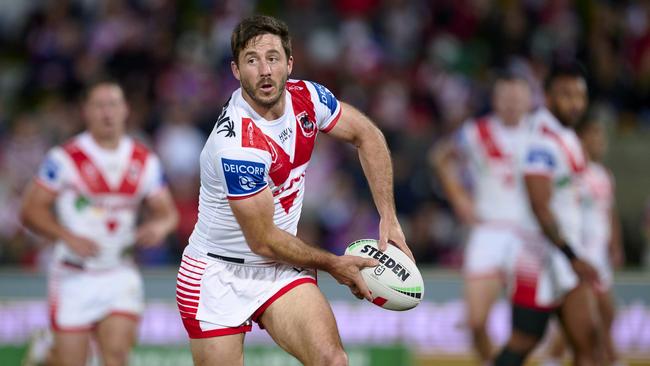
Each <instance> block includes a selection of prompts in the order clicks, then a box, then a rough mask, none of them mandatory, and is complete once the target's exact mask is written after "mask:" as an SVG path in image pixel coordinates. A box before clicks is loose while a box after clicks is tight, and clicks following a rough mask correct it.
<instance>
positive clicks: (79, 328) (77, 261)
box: [21, 81, 178, 366]
mask: <svg viewBox="0 0 650 366" xmlns="http://www.w3.org/2000/svg"><path fill="white" fill-rule="evenodd" d="M82 111H83V116H84V118H85V120H86V122H87V131H85V132H83V133H81V134H79V135H77V136H75V137H73V138H72V139H70V140H69V141H68V142H66V143H65V144H63V145H61V146H57V147H54V148H53V149H52V150H50V152H49V153H48V155H47V157H46V159H45V161H44V163H43V164H42V166H41V169H40V171H39V173H38V176H37V177H36V178H35V179H34V182H33V184H31V185H30V186H29V187H28V188H27V191H26V193H25V196H24V200H23V207H22V212H21V217H22V220H23V223H24V224H25V226H27V227H28V228H30V229H31V230H33V231H35V232H36V233H38V234H40V235H42V236H44V237H46V238H48V239H51V240H53V241H55V242H56V247H55V250H54V261H53V264H52V266H51V269H50V273H49V278H48V287H49V307H50V320H51V328H52V330H53V332H54V346H53V354H52V358H53V360H52V361H53V363H54V365H66V366H69V365H70V366H83V365H85V364H86V359H87V356H88V354H89V347H90V339H91V337H94V338H95V340H96V341H97V345H98V347H99V351H100V354H101V358H102V361H103V364H104V365H107V366H109V365H110V366H113V365H126V364H127V362H128V355H129V351H130V349H131V347H132V346H133V344H134V343H135V340H136V331H137V325H138V320H139V317H140V314H141V313H142V310H143V307H144V304H143V297H144V296H143V288H142V279H141V278H140V274H139V273H138V271H137V269H136V268H135V265H134V263H133V260H132V258H130V256H129V252H130V250H129V249H130V247H131V246H133V245H134V244H135V243H138V244H139V245H143V246H151V245H156V244H159V243H161V242H162V241H163V239H164V238H165V237H166V236H167V234H168V233H170V232H171V231H172V230H173V229H174V228H175V227H176V223H177V221H178V215H177V213H176V209H175V207H174V204H173V201H172V198H171V195H170V193H169V190H168V188H167V185H166V183H165V180H164V179H163V173H162V169H161V166H160V162H159V160H158V158H157V157H156V156H155V155H154V154H153V153H152V152H151V151H150V150H149V149H148V148H146V147H145V146H144V145H143V144H141V143H140V142H137V141H136V140H134V139H132V138H130V137H128V136H126V135H125V128H126V118H127V116H128V106H127V104H126V101H125V99H124V94H123V91H122V88H121V87H120V86H119V85H118V84H116V83H114V82H110V81H102V82H99V83H96V84H93V85H92V86H90V87H89V88H88V90H87V92H86V95H85V100H84V102H83V110H82ZM143 203H144V204H145V206H146V208H147V212H146V213H147V215H146V219H145V221H144V222H142V223H141V224H140V225H139V226H136V225H137V218H138V210H139V208H140V206H141V205H142V204H143Z"/></svg>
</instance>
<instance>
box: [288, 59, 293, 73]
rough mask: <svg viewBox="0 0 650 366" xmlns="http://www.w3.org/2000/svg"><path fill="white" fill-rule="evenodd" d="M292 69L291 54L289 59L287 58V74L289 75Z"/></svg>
mask: <svg viewBox="0 0 650 366" xmlns="http://www.w3.org/2000/svg"><path fill="white" fill-rule="evenodd" d="M292 69H293V56H289V59H288V60H287V70H288V72H287V75H291V70H292Z"/></svg>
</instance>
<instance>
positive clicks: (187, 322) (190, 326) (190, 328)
mask: <svg viewBox="0 0 650 366" xmlns="http://www.w3.org/2000/svg"><path fill="white" fill-rule="evenodd" d="M183 326H185V330H187V334H188V335H189V336H190V338H192V339H197V338H212V337H221V336H226V335H232V334H239V333H245V332H250V331H251V329H252V328H253V327H252V325H250V324H249V325H242V326H240V327H232V328H222V329H213V330H203V329H201V326H200V324H199V321H198V320H196V319H190V318H183Z"/></svg>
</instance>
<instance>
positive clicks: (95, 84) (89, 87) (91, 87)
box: [79, 76, 124, 102]
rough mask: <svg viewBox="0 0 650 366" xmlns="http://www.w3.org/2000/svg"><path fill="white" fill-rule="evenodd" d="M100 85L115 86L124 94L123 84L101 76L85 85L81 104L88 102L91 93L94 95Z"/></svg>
mask: <svg viewBox="0 0 650 366" xmlns="http://www.w3.org/2000/svg"><path fill="white" fill-rule="evenodd" d="M100 85H115V86H117V87H118V88H120V89H121V90H122V93H124V88H122V84H120V82H119V81H118V80H117V79H115V78H112V77H110V76H99V77H96V78H93V79H91V80H90V81H88V82H87V83H86V84H85V85H84V87H83V90H82V91H81V95H80V98H79V99H80V101H81V102H86V101H88V97H90V93H92V91H93V90H95V89H96V88H97V87H98V86H100Z"/></svg>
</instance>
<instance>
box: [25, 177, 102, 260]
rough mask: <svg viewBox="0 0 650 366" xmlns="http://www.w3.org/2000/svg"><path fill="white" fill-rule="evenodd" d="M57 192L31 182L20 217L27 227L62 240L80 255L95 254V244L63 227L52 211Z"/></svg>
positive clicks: (96, 248) (52, 238) (46, 236)
mask: <svg viewBox="0 0 650 366" xmlns="http://www.w3.org/2000/svg"><path fill="white" fill-rule="evenodd" d="M56 197H57V194H56V193H54V192H51V191H49V190H47V189H45V188H43V187H41V186H40V185H38V184H36V183H34V182H32V183H31V184H30V185H29V186H28V187H27V189H26V191H25V194H24V196H23V201H22V206H21V209H20V219H21V221H22V223H23V225H25V227H27V228H28V229H30V230H32V231H34V232H35V233H37V234H39V235H41V236H43V237H45V238H48V239H50V240H62V241H63V242H65V243H66V244H67V245H68V246H69V247H70V248H71V249H72V250H73V251H75V252H76V253H77V254H79V255H80V256H82V257H89V256H93V255H95V254H97V252H98V250H99V248H98V246H97V244H95V243H93V242H92V241H91V240H89V239H85V238H81V237H78V236H77V235H75V234H74V233H72V232H71V231H69V230H68V229H66V228H65V227H63V225H61V224H60V223H59V221H58V220H57V218H56V216H55V215H54V212H53V211H52V208H53V205H54V201H55V199H56Z"/></svg>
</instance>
